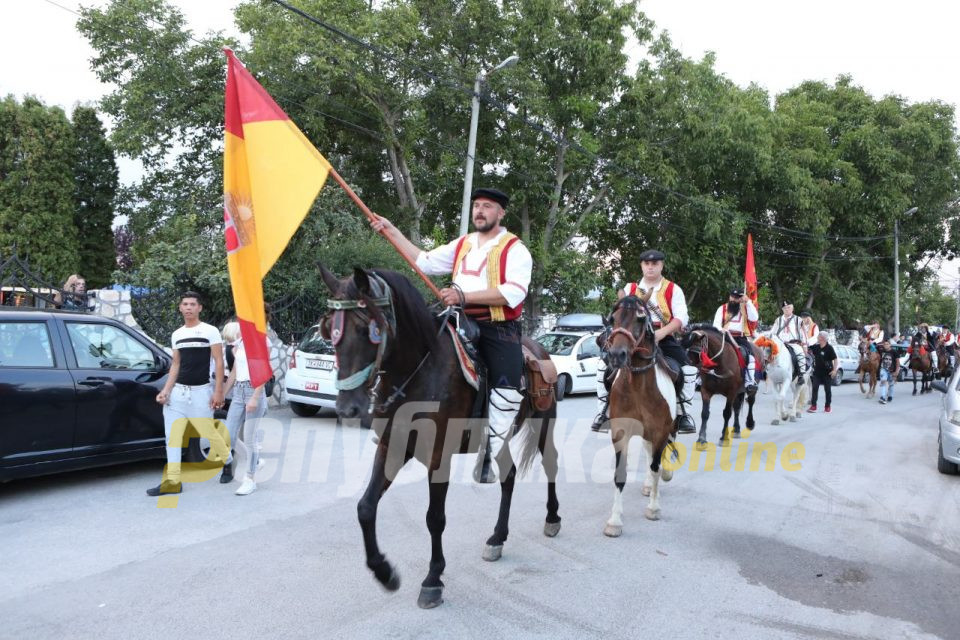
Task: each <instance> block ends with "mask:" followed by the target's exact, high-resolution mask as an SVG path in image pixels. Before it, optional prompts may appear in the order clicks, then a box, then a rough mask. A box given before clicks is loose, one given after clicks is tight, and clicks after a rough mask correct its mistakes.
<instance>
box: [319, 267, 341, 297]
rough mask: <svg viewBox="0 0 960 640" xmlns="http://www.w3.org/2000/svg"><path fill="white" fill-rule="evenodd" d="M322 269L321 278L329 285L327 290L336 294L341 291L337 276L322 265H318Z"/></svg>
mask: <svg viewBox="0 0 960 640" xmlns="http://www.w3.org/2000/svg"><path fill="white" fill-rule="evenodd" d="M317 266H318V267H320V277H322V278H323V283H324V284H325V285H327V289H329V290H330V293H333V294H336V293H337V291H339V290H340V281H339V280H337V276H335V275H333V274H332V273H330V270H329V269H327V268H326V267H325V266H323V265H322V264H319V263H318V264H317Z"/></svg>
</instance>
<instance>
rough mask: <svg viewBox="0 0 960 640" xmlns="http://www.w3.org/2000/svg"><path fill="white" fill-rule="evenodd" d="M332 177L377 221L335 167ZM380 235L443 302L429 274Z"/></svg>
mask: <svg viewBox="0 0 960 640" xmlns="http://www.w3.org/2000/svg"><path fill="white" fill-rule="evenodd" d="M330 175H331V176H332V177H333V179H334V180H336V181H337V184H339V185H340V186H341V187H343V190H344V191H346V192H347V195H348V196H350V199H351V200H353V203H354V204H355V205H357V207H359V208H360V211H363V214H364V215H365V216H367V219H368V220H370V222H373V221H374V220H376V218H375V217H374V215H373V212H372V211H370V209H369V208H368V207H367V205H365V204H364V203H363V200H361V199H360V196H358V195H357V194H356V193H354V192H353V189H351V188H350V185H348V184H347V183H346V181H345V180H344V179H343V178H342V177H340V174H339V173H337V171H336V169H334V168H333V167H330ZM380 235H382V236H383V237H384V238H386V239H387V242H389V243H390V244H392V245H393V248H394V249H396V250H397V253H399V254H400V255H401V256H402V257H403V259H404V260H406V261H407V264H409V265H410V268H411V269H413V270H414V271H416V273H417V275H418V276H420V279H421V280H423V281H424V283H426V285H427V287H429V288H430V291H432V292H433V295H435V296H437V299H438V300H441V301H442V300H443V298H442V297H441V296H440V289H437V285H435V284H433V281H431V280H430V278H428V277H427V274H425V273H424V272H423V271H421V270H420V267H418V266H417V263H416V262H415V261H413V260H411V259H410V257H409V256H407V254H405V253H404V252H403V251H401V250H400V247H399V246H397V243H396V242H394V241H393V239H392V238H390V237H389V236H387V234H385V233H384V232H383V231H382V230H381V231H380Z"/></svg>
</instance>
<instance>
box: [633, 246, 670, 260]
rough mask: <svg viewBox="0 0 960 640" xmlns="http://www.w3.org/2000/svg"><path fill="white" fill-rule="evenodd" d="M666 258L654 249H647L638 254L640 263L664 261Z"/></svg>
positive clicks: (661, 252)
mask: <svg viewBox="0 0 960 640" xmlns="http://www.w3.org/2000/svg"><path fill="white" fill-rule="evenodd" d="M666 259H667V256H665V255H663V251H657V250H656V249H647V250H646V251H644V252H643V253H641V254H640V261H641V262H657V261H659V260H666Z"/></svg>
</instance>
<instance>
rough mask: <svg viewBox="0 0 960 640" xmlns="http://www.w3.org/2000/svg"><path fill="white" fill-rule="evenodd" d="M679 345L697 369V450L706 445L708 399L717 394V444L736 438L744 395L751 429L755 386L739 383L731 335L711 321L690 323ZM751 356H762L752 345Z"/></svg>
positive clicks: (726, 445) (723, 443)
mask: <svg viewBox="0 0 960 640" xmlns="http://www.w3.org/2000/svg"><path fill="white" fill-rule="evenodd" d="M681 344H682V345H683V348H684V349H686V350H687V357H688V358H690V362H691V363H692V364H693V365H694V366H696V367H697V369H698V370H699V371H700V396H701V398H703V408H702V409H701V411H700V434H699V437H698V438H697V449H699V450H701V451H704V450H706V448H707V420H709V419H710V399H711V398H713V396H715V395H721V396H723V397H725V398H726V399H727V402H726V404H725V405H724V407H723V431H722V432H721V434H720V446H721V447H729V446H730V438H731V436H732V437H733V438H739V437H740V409H741V408H743V400H744V397H746V399H747V406H748V409H747V422H746V427H747V430H749V431H752V430H753V427H754V425H755V423H754V420H753V403H754V402H755V401H756V399H757V388H756V387H751V388H750V390H749V391H747V390H745V389H744V386H743V372H742V371H741V369H740V359H739V358H738V357H737V352H736V350H737V349H738V348H739V347H738V346H737V345H736V344H735V343H734V342H733V341H732V339H731V338H729V337H728V336H726V334H724V333H723V332H722V331H720V330H719V329H717V328H716V327H714V326H713V325H712V324H707V323H705V322H704V323H700V324H693V325H690V330H689V332H688V333H687V334H686V335H685V336H684V337H683V340H681ZM751 347H752V349H753V352H754V353H753V355H754V358H756V359H757V362H763V355H762V354H761V353H760V351H759V350H758V349H757V348H756V347H755V346H751ZM731 414H733V432H732V433H729V432H728V428H729V424H730V415H731Z"/></svg>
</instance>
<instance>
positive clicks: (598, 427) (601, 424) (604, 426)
mask: <svg viewBox="0 0 960 640" xmlns="http://www.w3.org/2000/svg"><path fill="white" fill-rule="evenodd" d="M609 411H610V401H609V400H608V401H607V402H604V403H603V408H602V409H601V410H600V413H598V414H597V417H596V418H594V420H593V424H592V425H590V430H591V431H596V432H597V433H600V432H603V431H609V430H610V422H609V420H608V418H607V413H609Z"/></svg>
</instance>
